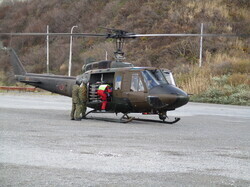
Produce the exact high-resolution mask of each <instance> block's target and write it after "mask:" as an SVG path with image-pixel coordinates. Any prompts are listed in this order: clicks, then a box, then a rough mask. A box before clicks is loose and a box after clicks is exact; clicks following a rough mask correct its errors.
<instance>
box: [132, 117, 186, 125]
mask: <svg viewBox="0 0 250 187" xmlns="http://www.w3.org/2000/svg"><path fill="white" fill-rule="evenodd" d="M180 119H181V118H175V119H174V120H173V121H165V120H162V121H159V120H153V119H141V118H134V119H133V120H136V121H147V122H154V123H166V124H174V123H176V122H178V121H180Z"/></svg>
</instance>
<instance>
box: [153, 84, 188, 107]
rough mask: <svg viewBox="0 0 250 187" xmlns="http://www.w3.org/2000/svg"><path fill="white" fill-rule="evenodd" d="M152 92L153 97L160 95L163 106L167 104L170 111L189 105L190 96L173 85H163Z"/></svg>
mask: <svg viewBox="0 0 250 187" xmlns="http://www.w3.org/2000/svg"><path fill="white" fill-rule="evenodd" d="M150 92H151V94H152V95H158V96H159V99H160V100H161V102H162V105H164V104H163V103H165V104H166V105H167V108H166V109H168V110H174V109H175V108H178V107H181V106H183V105H185V104H187V103H188V101H189V96H188V94H187V93H186V92H184V91H183V90H181V89H179V88H177V87H175V86H172V85H161V86H160V87H158V88H156V89H152V90H150ZM166 105H165V106H166Z"/></svg>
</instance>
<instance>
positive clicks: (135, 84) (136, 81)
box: [130, 73, 144, 92]
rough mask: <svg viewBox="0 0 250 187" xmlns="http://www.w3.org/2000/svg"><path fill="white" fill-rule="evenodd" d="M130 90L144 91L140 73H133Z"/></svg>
mask: <svg viewBox="0 0 250 187" xmlns="http://www.w3.org/2000/svg"><path fill="white" fill-rule="evenodd" d="M130 91H133V92H140V91H144V87H143V84H142V81H141V78H140V77H139V74H138V73H134V74H132V77H131V86H130Z"/></svg>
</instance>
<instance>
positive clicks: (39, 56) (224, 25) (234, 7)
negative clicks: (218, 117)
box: [0, 0, 250, 104]
mask: <svg viewBox="0 0 250 187" xmlns="http://www.w3.org/2000/svg"><path fill="white" fill-rule="evenodd" d="M249 13H250V1H248V0H238V1H234V0H210V1H199V0H154V1H149V0H137V1H134V0H102V1H98V0H71V1H68V0H50V1H40V0H30V1H25V2H15V3H9V1H4V2H3V3H2V4H1V5H0V32H46V26H47V25H49V27H50V32H59V33H60V32H70V29H71V27H72V26H74V25H77V26H78V28H75V29H74V32H75V33H76V32H79V33H81V32H83V33H103V32H106V30H105V29H102V28H100V27H108V28H117V29H123V30H126V31H129V32H134V33H141V34H144V33H199V32H200V24H201V23H204V33H218V34H219V33H238V34H240V33H244V34H246V33H248V34H249V33H250V24H249V23H250V17H249ZM1 40H2V42H3V45H4V46H12V47H13V48H15V49H16V50H17V51H18V53H19V55H20V57H21V60H22V61H23V62H24V65H25V67H26V69H27V70H28V71H30V72H35V73H43V72H45V71H46V38H45V37H2V38H1ZM73 43H74V45H73V73H72V74H73V75H77V74H79V73H80V69H81V67H82V65H83V64H84V63H85V61H86V59H88V58H90V57H91V58H94V59H96V60H101V59H104V58H105V53H106V51H107V52H108V58H109V59H112V58H113V49H114V43H113V42H112V41H111V40H105V39H100V38H99V39H98V38H97V39H96V38H79V37H77V38H74V42H73ZM249 46H250V39H249V38H222V37H219V38H204V43H203V47H204V48H203V50H204V51H203V67H202V68H198V61H199V38H189V37H181V38H177V37H165V38H153V37H151V38H140V39H134V40H130V41H128V42H126V45H125V48H124V51H125V56H126V61H129V62H132V63H134V64H135V65H138V66H156V67H162V68H168V69H171V70H172V71H173V72H174V73H175V76H176V78H177V82H178V85H180V86H181V87H182V88H183V89H184V90H186V91H187V92H188V93H193V94H195V96H197V95H200V96H201V95H202V97H207V98H212V97H214V98H215V100H213V101H211V102H220V101H216V98H219V97H220V96H223V97H224V96H225V95H227V98H228V97H230V96H231V95H232V94H236V95H237V94H238V93H239V92H242V91H243V92H244V93H240V95H239V94H238V95H237V97H238V99H237V102H236V103H240V104H249V97H248V96H247V95H249V94H247V93H248V92H249V90H250V89H249V85H250V80H249V72H250V70H249V69H250V47H249ZM68 56H69V38H68V37H51V38H50V64H51V66H50V70H51V72H53V73H55V74H62V75H66V74H67V67H68V58H69V57H68ZM0 65H1V67H2V68H1V69H0V76H1V80H0V81H1V84H12V80H13V78H11V77H12V76H11V75H12V74H11V73H10V72H11V70H10V64H9V62H8V58H7V55H6V54H5V52H3V51H1V52H0ZM222 79H223V80H222ZM241 85H242V86H241ZM224 86H226V88H224ZM238 86H241V87H240V88H237V87H238ZM228 87H230V88H228ZM228 89H229V90H230V89H231V92H230V93H229V91H228ZM232 89H236V91H232ZM238 89H239V90H240V91H239V90H238ZM215 90H216V94H217V95H216V94H215V96H214V95H211V92H212V93H213V92H214V91H215ZM225 90H226V91H225ZM206 94H207V95H206ZM209 94H210V95H209ZM213 94H214V93H213ZM242 98H244V99H243V100H244V101H243V100H242ZM234 99H235V97H234ZM225 100H228V99H225ZM239 100H242V102H239ZM229 103H234V102H233V101H232V102H229Z"/></svg>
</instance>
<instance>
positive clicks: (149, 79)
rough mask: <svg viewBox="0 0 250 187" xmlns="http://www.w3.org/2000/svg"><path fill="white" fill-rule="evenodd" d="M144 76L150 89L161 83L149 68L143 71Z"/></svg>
mask: <svg viewBox="0 0 250 187" xmlns="http://www.w3.org/2000/svg"><path fill="white" fill-rule="evenodd" d="M142 76H143V78H144V81H145V83H146V85H147V87H148V89H151V88H153V87H155V86H158V85H160V83H159V81H157V79H156V78H155V76H154V75H153V74H152V72H151V71H149V70H144V71H142Z"/></svg>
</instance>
